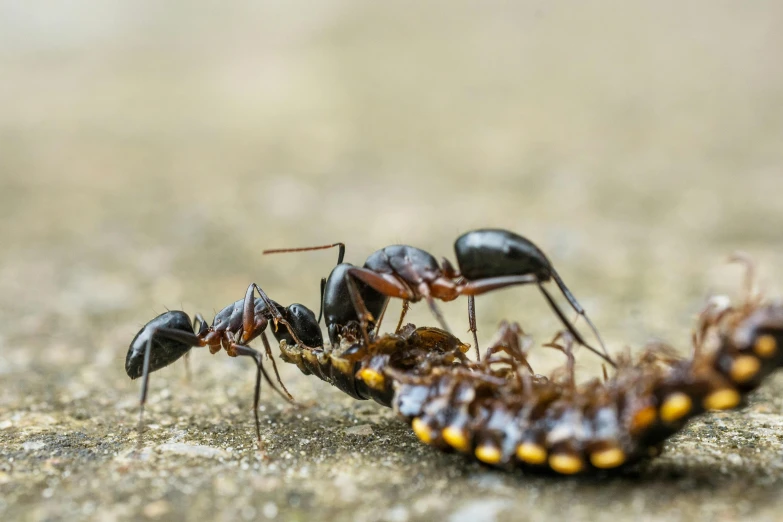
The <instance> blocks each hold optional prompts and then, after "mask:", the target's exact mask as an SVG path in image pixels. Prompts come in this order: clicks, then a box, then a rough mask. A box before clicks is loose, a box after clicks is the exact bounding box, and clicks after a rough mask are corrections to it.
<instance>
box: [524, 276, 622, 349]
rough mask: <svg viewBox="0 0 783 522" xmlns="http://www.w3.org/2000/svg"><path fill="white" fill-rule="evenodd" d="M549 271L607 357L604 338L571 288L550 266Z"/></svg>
mask: <svg viewBox="0 0 783 522" xmlns="http://www.w3.org/2000/svg"><path fill="white" fill-rule="evenodd" d="M550 272H551V274H552V279H553V280H554V281H555V284H557V286H558V288H560V291H561V292H562V293H563V296H564V297H565V298H566V300H567V301H568V304H570V305H571V308H573V309H574V311H575V312H576V313H578V314H579V315H581V316H582V317H584V318H585V322H587V325H588V326H589V327H590V330H592V331H593V335H595V338H596V339H597V340H598V344H600V345H601V350H602V351H603V352H604V355H606V356H607V357H609V352H608V351H607V350H606V345H605V344H604V340H603V339H602V338H601V334H599V333H598V328H596V327H595V325H594V324H593V321H591V320H590V318H589V317H588V316H587V312H585V309H584V308H582V305H580V304H579V302H578V301H577V300H576V297H574V294H572V293H571V290H569V289H568V287H567V286H566V285H565V283H564V282H563V280H562V279H561V278H560V275H559V274H558V273H557V272H556V271H555V269H554V268H551V270H550ZM539 287H540V285H539ZM580 344H584V343H580Z"/></svg>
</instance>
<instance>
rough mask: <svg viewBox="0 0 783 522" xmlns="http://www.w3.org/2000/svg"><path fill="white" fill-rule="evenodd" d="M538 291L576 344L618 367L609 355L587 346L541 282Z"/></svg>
mask: <svg viewBox="0 0 783 522" xmlns="http://www.w3.org/2000/svg"><path fill="white" fill-rule="evenodd" d="M538 289H539V290H541V293H542V294H544V297H545V298H546V300H547V302H548V303H549V306H550V308H551V309H552V311H553V312H555V314H557V317H559V318H560V322H562V323H563V326H565V327H566V329H567V330H568V333H570V334H571V335H572V336H573V338H574V339H575V340H576V342H578V343H579V344H581V345H582V346H584V347H585V348H587V349H588V350H590V351H591V352H593V353H594V354H596V355H597V356H598V357H600V358H602V359H603V360H605V361H606V362H607V363H609V364H610V365H612V367H613V368H617V365H616V364H615V362H614V361H613V360H612V358H611V357H609V355H608V354H607V353H601V352H599V351H598V350H596V349H595V348H593V347H592V346H590V345H589V344H587V342H586V341H585V340H584V338H583V337H582V336H581V335H580V334H579V332H577V331H576V329H575V328H574V325H572V324H571V322H570V321H569V320H568V318H567V317H566V316H565V314H564V313H563V311H562V310H560V308H559V307H558V306H557V303H555V300H554V298H553V297H552V295H551V294H550V293H549V292H548V291H547V289H546V288H544V285H543V284H542V283H541V282H539V283H538Z"/></svg>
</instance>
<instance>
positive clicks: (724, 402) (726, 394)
mask: <svg viewBox="0 0 783 522" xmlns="http://www.w3.org/2000/svg"><path fill="white" fill-rule="evenodd" d="M741 399H742V397H740V394H739V392H738V391H737V390H732V389H731V388H724V389H722V390H717V391H714V392H712V393H710V394H709V395H707V396H706V397H705V398H704V407H705V408H706V409H708V410H730V409H731V408H736V407H737V405H738V404H739V403H740V400H741Z"/></svg>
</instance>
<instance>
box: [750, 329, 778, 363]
mask: <svg viewBox="0 0 783 522" xmlns="http://www.w3.org/2000/svg"><path fill="white" fill-rule="evenodd" d="M777 350H778V343H777V341H775V338H774V337H772V336H771V335H769V334H765V335H760V336H759V338H758V339H756V344H755V345H754V346H753V351H754V352H756V353H757V354H758V355H759V356H761V357H764V358H770V357H772V356H773V355H775V352H776V351H777Z"/></svg>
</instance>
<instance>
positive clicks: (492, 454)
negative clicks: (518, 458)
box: [476, 444, 503, 464]
mask: <svg viewBox="0 0 783 522" xmlns="http://www.w3.org/2000/svg"><path fill="white" fill-rule="evenodd" d="M502 457H503V455H502V454H501V453H500V450H499V449H498V448H497V446H492V445H490V444H482V445H481V446H479V447H477V448H476V458H477V459H479V460H480V461H481V462H486V463H487V464H497V463H498V462H500V459H501V458H502Z"/></svg>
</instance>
